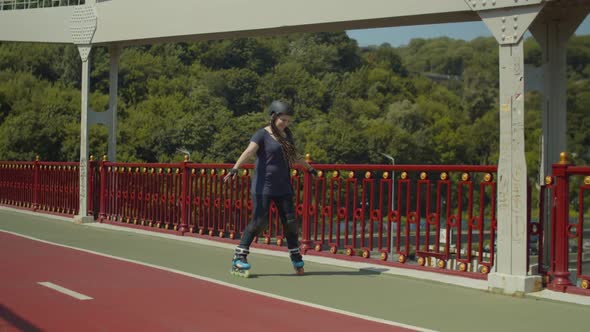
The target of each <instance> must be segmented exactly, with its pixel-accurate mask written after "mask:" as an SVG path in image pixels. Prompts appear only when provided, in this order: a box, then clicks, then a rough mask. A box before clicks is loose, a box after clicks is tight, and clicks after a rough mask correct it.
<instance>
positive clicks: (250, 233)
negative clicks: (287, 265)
mask: <svg viewBox="0 0 590 332" xmlns="http://www.w3.org/2000/svg"><path fill="white" fill-rule="evenodd" d="M271 201H274V202H275V205H276V206H277V210H278V212H279V218H280V219H281V223H282V224H283V231H284V233H285V237H286V238H287V247H288V248H289V249H295V248H299V240H298V237H299V225H298V224H297V220H296V219H295V206H294V204H293V196H291V195H287V196H278V197H275V196H267V195H252V207H253V209H254V211H253V216H252V221H250V223H249V224H248V226H246V229H245V230H244V234H243V235H242V239H241V240H240V247H242V248H244V249H248V248H250V244H252V241H254V237H255V236H258V235H260V234H262V232H263V231H264V230H265V229H266V227H267V226H268V217H269V210H270V202H271Z"/></svg>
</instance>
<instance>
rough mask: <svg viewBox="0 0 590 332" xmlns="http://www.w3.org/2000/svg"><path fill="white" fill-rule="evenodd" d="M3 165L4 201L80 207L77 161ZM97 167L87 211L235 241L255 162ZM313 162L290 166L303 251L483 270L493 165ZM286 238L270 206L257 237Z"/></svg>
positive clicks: (244, 219) (490, 232)
mask: <svg viewBox="0 0 590 332" xmlns="http://www.w3.org/2000/svg"><path fill="white" fill-rule="evenodd" d="M2 165H3V166H2V168H0V169H1V170H3V171H2V172H1V173H0V179H2V180H3V181H2V182H1V183H2V186H1V187H0V188H1V189H2V192H1V194H0V199H2V202H3V203H4V204H11V205H16V204H22V206H25V207H29V208H35V207H36V208H38V209H40V210H43V211H51V212H55V213H63V214H76V213H77V210H78V200H77V197H78V191H79V188H78V166H77V164H76V163H41V162H34V163H5V164H2ZM96 166H97V165H96V163H95V162H92V163H91V166H90V172H89V188H90V190H91V193H89V196H90V199H89V211H94V210H98V211H99V212H98V216H99V220H100V221H102V222H111V223H121V222H124V223H132V224H136V225H139V226H144V227H155V228H161V229H165V230H169V231H172V232H175V231H176V232H178V233H179V234H184V233H188V234H193V233H194V234H195V235H196V234H199V235H201V236H210V237H227V238H229V239H231V240H233V239H235V238H236V237H239V236H240V235H241V234H242V232H243V230H244V228H245V227H246V225H247V223H248V221H249V219H250V217H251V213H252V202H251V199H250V181H251V177H250V173H251V168H252V165H247V166H246V167H245V170H244V171H243V172H242V173H241V174H239V176H237V177H236V178H234V179H233V180H232V181H228V182H227V183H226V182H224V181H223V177H224V176H225V175H226V170H227V169H229V168H230V167H231V165H230V164H194V163H189V162H187V161H185V162H181V163H173V164H171V163H167V164H142V163H112V162H108V161H103V162H101V163H100V165H99V167H98V171H99V172H98V173H97V172H96V170H97V167H96ZM314 167H315V168H316V169H317V170H318V171H319V176H317V177H312V176H311V175H309V174H307V173H306V172H301V170H294V171H293V174H292V178H291V180H292V184H293V187H294V190H295V197H294V199H295V207H296V217H297V219H298V221H299V222H300V223H301V242H302V247H303V249H304V250H306V251H309V250H314V251H316V252H321V251H329V252H331V253H333V254H344V255H346V256H349V257H350V256H362V257H364V258H370V257H371V256H373V257H378V258H379V259H380V260H382V261H384V262H386V261H388V260H389V259H393V258H395V260H397V262H399V263H414V265H422V266H425V268H436V267H438V268H445V270H456V271H457V272H459V273H463V272H465V273H469V272H482V273H484V274H485V273H487V272H488V271H490V267H491V266H492V265H493V262H494V252H495V246H494V243H495V235H496V215H495V210H496V183H495V181H494V174H493V173H495V172H496V167H495V166H447V165H395V166H393V165H330V164H317V165H314ZM395 174H397V176H394V175H395ZM9 179H11V180H12V179H14V180H13V181H7V180H9ZM283 236H284V234H283V229H282V227H281V223H280V220H279V217H278V210H277V208H276V206H274V205H271V208H270V216H269V225H268V228H267V229H266V231H265V232H264V233H263V234H261V236H260V239H261V240H262V242H263V243H264V244H274V245H278V246H281V245H282V244H283V242H284V238H283ZM260 239H258V240H260ZM392 254H393V255H394V256H393V257H392V256H391V255H392ZM390 263H391V262H390ZM399 263H396V264H399Z"/></svg>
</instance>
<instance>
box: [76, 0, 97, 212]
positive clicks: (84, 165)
mask: <svg viewBox="0 0 590 332" xmlns="http://www.w3.org/2000/svg"><path fill="white" fill-rule="evenodd" d="M95 4H96V0H87V1H86V5H83V6H74V7H73V13H72V17H71V20H70V32H71V34H72V42H73V43H74V44H75V45H77V46H78V52H79V53H80V58H81V59H82V91H81V101H82V102H81V104H82V106H81V113H80V209H79V211H78V215H77V216H75V217H74V222H76V223H85V222H92V221H94V217H93V216H88V124H89V118H88V113H89V104H88V95H89V89H90V52H91V51H92V38H93V36H94V32H95V31H96V26H97V16H96V9H95V8H94V5H95Z"/></svg>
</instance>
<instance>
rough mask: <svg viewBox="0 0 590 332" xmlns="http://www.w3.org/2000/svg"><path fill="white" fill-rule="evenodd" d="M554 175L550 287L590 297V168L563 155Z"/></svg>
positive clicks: (555, 167)
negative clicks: (585, 238) (574, 164)
mask: <svg viewBox="0 0 590 332" xmlns="http://www.w3.org/2000/svg"><path fill="white" fill-rule="evenodd" d="M553 174H554V175H555V178H556V179H557V183H556V190H555V202H556V208H555V209H556V210H555V223H554V224H553V226H552V232H551V233H552V240H551V244H552V250H551V258H550V271H549V275H550V278H551V282H550V283H549V285H548V286H547V287H548V288H549V289H552V290H556V291H561V292H571V293H582V294H587V295H590V242H587V241H584V235H585V234H584V233H585V232H586V236H587V237H588V235H590V209H589V205H590V167H578V166H573V165H570V164H569V163H568V160H567V155H566V154H562V156H561V161H560V163H559V164H554V165H553ZM570 188H571V189H573V192H574V193H576V192H577V199H576V198H574V197H575V196H574V197H572V199H570V193H571V192H570ZM572 215H573V217H572ZM576 286H579V287H576Z"/></svg>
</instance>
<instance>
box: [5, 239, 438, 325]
mask: <svg viewBox="0 0 590 332" xmlns="http://www.w3.org/2000/svg"><path fill="white" fill-rule="evenodd" d="M0 232H4V233H8V234H12V235H15V236H19V237H22V238H25V239H29V240H33V241H38V242H42V243H46V244H50V245H54V246H57V247H62V248H68V249H72V250H78V251H82V252H86V253H89V254H94V255H97V256H102V257H107V258H111V259H116V260H119V261H123V262H128V263H134V264H138V265H142V266H147V267H151V268H154V269H158V270H162V271H167V272H172V273H176V274H180V275H183V276H187V277H190V278H194V279H198V280H202V281H207V282H210V283H213V284H217V285H221V286H225V287H230V288H233V289H238V290H241V291H244V292H248V293H252V294H257V295H261V296H265V297H269V298H272V299H277V300H281V301H285V302H290V303H295V304H299V305H303V306H307V307H311V308H315V309H320V310H325V311H329V312H333V313H337V314H341V315H346V316H350V317H355V318H359V319H364V320H367V321H371V322H376V323H381V324H385V325H390V326H396V327H402V328H406V329H411V330H415V331H419V332H438V331H436V330H430V329H426V328H422V327H418V326H413V325H407V324H403V323H398V322H394V321H390V320H385V319H381V318H376V317H371V316H367V315H362V314H357V313H354V312H350V311H345V310H340V309H336V308H331V307H326V306H323V305H320V304H315V303H311V302H305V301H300V300H295V299H291V298H288V297H284V296H280V295H276V294H272V293H266V292H262V291H258V290H254V289H250V288H246V287H242V286H238V285H234V284H230V283H228V282H224V281H219V280H216V279H212V278H208V277H204V276H200V275H197V274H192V273H188V272H184V271H180V270H175V269H171V268H167V267H164V266H159V265H154V264H150V263H144V262H140V261H135V260H132V259H127V258H122V257H116V256H111V255H107V254H103V253H100V252H96V251H92V250H87V249H82V248H76V247H71V246H68V245H64V244H60V243H55V242H50V241H45V240H41V239H38V238H35V237H32V236H27V235H23V234H19V233H14V232H10V231H6V230H1V229H0Z"/></svg>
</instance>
